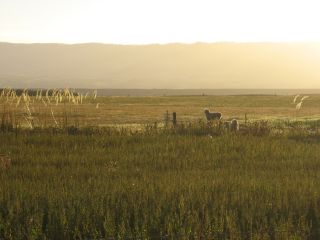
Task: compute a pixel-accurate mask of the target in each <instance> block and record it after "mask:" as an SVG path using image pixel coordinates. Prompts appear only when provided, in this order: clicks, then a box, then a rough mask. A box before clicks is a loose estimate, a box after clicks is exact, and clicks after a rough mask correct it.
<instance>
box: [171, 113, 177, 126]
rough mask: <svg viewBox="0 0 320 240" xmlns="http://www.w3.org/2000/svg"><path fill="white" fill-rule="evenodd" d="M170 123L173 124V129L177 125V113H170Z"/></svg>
mask: <svg viewBox="0 0 320 240" xmlns="http://www.w3.org/2000/svg"><path fill="white" fill-rule="evenodd" d="M172 123H173V126H174V127H175V126H176V125H177V113H176V112H173V113H172Z"/></svg>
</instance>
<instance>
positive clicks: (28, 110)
mask: <svg viewBox="0 0 320 240" xmlns="http://www.w3.org/2000/svg"><path fill="white" fill-rule="evenodd" d="M26 109H27V113H28V115H29V116H31V115H32V114H31V111H30V108H29V103H26Z"/></svg>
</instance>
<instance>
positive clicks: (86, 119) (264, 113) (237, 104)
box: [0, 95, 320, 126]
mask: <svg viewBox="0 0 320 240" xmlns="http://www.w3.org/2000/svg"><path fill="white" fill-rule="evenodd" d="M309 96H310V98H308V99H306V100H305V101H304V102H303V105H302V108H301V109H300V110H299V111H297V110H296V109H295V106H296V104H294V103H293V98H294V96H272V95H248V96H246V95H240V96H237V95H235V96H162V97H159V96H156V97H130V96H126V97H97V98H96V99H93V98H92V97H90V96H88V98H87V100H84V101H83V103H82V104H78V105H74V104H73V103H69V102H68V101H67V102H61V103H59V104H58V105H56V104H55V99H54V98H53V99H51V102H50V104H49V103H48V102H47V101H46V106H45V105H44V104H43V102H42V101H34V97H31V102H34V103H30V107H29V108H30V111H31V113H32V116H34V118H35V124H36V125H37V120H38V119H40V122H41V124H40V125H44V122H45V123H46V126H47V125H49V126H50V125H51V126H55V122H54V120H53V118H52V116H51V111H50V110H51V109H52V111H53V112H54V116H55V118H56V120H57V121H58V122H59V124H60V125H63V124H62V122H63V121H65V120H64V119H65V117H67V118H69V124H70V125H81V126H107V125H110V124H111V125H115V124H133V123H135V124H146V123H147V124H150V123H155V122H158V123H159V122H163V120H164V114H165V113H166V111H169V113H171V112H177V116H178V121H179V120H180V121H198V120H199V119H202V120H205V116H204V114H203V110H204V108H207V107H208V108H210V109H211V110H214V111H219V112H222V114H223V118H224V119H230V118H237V119H239V120H244V116H245V114H247V117H248V119H249V120H250V119H251V120H257V119H269V120H275V119H280V120H286V119H291V120H299V119H302V120H303V119H319V118H320V95H309ZM44 99H45V98H44ZM97 104H99V106H98V108H96V105H97ZM4 105H5V104H4V99H3V100H2V102H1V101H0V115H1V113H2V112H4V111H5V106H4ZM10 106H13V107H12V108H14V110H13V111H14V112H15V113H16V115H17V116H18V118H17V122H18V123H19V124H20V125H23V126H26V125H28V124H27V123H26V121H25V119H24V118H23V117H22V116H23V114H25V113H26V111H27V110H26V108H25V105H24V103H23V101H21V103H20V105H19V106H18V107H17V108H15V107H14V106H15V103H13V104H11V105H10ZM8 107H9V104H7V108H8ZM38 122H39V121H38ZM38 125H39V124H38Z"/></svg>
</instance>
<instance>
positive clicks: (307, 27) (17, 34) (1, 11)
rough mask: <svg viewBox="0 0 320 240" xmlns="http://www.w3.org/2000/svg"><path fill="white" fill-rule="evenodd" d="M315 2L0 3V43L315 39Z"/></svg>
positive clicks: (318, 35) (318, 5) (318, 37)
mask: <svg viewBox="0 0 320 240" xmlns="http://www.w3.org/2000/svg"><path fill="white" fill-rule="evenodd" d="M319 10H320V1H316V0H314V1H313V0H218V1H216V0H1V1H0V42H1V41H2V42H4V41H7V42H65V43H79V42H103V43H120V44H145V43H168V42H185V43H190V42H199V41H200V42H220V41H235V42H257V41H258V42H270V41H271V42H279V41H282V42H283V41H285V42H286V41H290V42H292V41H320V31H319V23H320V14H319Z"/></svg>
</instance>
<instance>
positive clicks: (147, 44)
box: [0, 40, 320, 46]
mask: <svg viewBox="0 0 320 240" xmlns="http://www.w3.org/2000/svg"><path fill="white" fill-rule="evenodd" d="M0 44H16V45H18V44H21V45H37V44H38V45H42V44H43V45H49V44H51V45H113V46H166V45H201V44H202V45H209V44H320V40H317V41H215V42H206V41H195V42H166V43H112V42H72V43H69V42H54V41H53V42H15V41H12V42H8V41H1V40H0Z"/></svg>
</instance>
